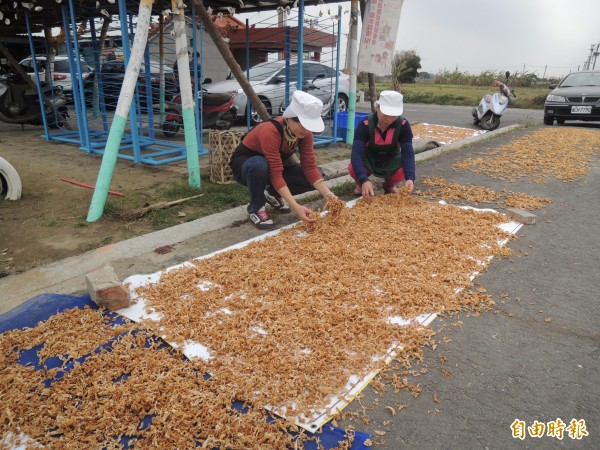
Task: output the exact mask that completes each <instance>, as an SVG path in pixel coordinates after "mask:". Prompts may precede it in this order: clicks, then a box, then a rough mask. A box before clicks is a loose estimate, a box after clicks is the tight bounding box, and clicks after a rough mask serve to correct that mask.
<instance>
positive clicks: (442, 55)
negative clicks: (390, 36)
mask: <svg viewBox="0 0 600 450" xmlns="http://www.w3.org/2000/svg"><path fill="white" fill-rule="evenodd" d="M348 4H349V3H348ZM598 43H600V0H503V1H497V2H492V1H490V0H479V1H475V0H405V1H404V6H403V8H402V15H401V18H400V29H399V31H398V38H397V40H396V50H397V51H400V50H415V51H416V52H417V54H418V55H419V56H421V65H422V69H421V70H424V71H429V72H437V71H438V70H443V69H444V68H446V69H447V70H454V68H455V67H456V66H458V68H459V70H461V71H468V72H470V73H480V72H482V71H484V70H487V69H490V70H502V71H504V70H510V71H515V70H518V71H523V67H524V68H525V70H526V71H528V72H537V73H538V75H540V76H542V75H543V73H544V70H545V68H546V66H547V69H546V75H554V76H556V75H561V74H566V73H568V72H569V71H570V70H577V68H578V66H581V67H583V64H584V62H585V61H586V59H587V57H588V56H589V54H590V47H591V44H594V45H597V44H598ZM596 69H599V70H600V57H598V61H597V63H596Z"/></svg>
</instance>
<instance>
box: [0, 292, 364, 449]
mask: <svg viewBox="0 0 600 450" xmlns="http://www.w3.org/2000/svg"><path fill="white" fill-rule="evenodd" d="M86 306H87V307H90V308H92V309H98V307H97V306H96V304H95V303H94V302H93V301H92V300H91V299H90V297H89V295H87V294H86V295H83V296H80V297H77V296H69V295H59V294H42V295H39V296H36V297H34V298H32V299H29V300H28V301H26V302H24V303H22V304H21V305H19V306H18V307H16V308H15V309H13V310H11V311H9V312H6V313H4V314H2V315H0V333H4V332H6V331H9V330H15V329H22V328H25V327H29V328H33V327H35V326H36V325H37V324H38V323H39V322H42V321H46V320H48V319H49V318H50V317H52V316H53V315H55V314H58V313H60V312H62V311H65V310H68V309H73V308H84V307H86ZM103 315H104V316H106V317H108V318H109V319H110V320H111V322H112V323H114V324H119V323H121V324H122V323H125V322H128V321H127V319H125V318H123V317H122V316H119V315H118V314H115V313H110V312H103ZM140 332H144V333H146V331H145V330H140ZM153 338H154V339H160V338H156V337H153ZM110 345H111V342H107V343H105V344H103V347H104V346H110ZM164 347H168V344H166V343H164ZM38 350H39V348H38V347H36V348H33V349H28V350H23V351H21V352H20V357H19V360H18V362H17V363H18V364H22V365H29V366H30V367H35V368H36V369H38V370H39V369H42V365H40V364H39V360H38V357H37V351H38ZM148 351H156V350H154V349H150V348H149V349H148ZM59 356H60V355H57V356H56V357H55V358H51V359H49V360H47V361H46V362H45V364H44V365H45V367H46V368H51V367H52V366H56V367H62V369H61V370H63V371H68V370H70V368H71V367H72V366H73V364H66V365H64V362H63V361H61V359H60V358H59ZM85 358H86V357H85V356H84V357H82V358H78V361H81V360H84V359H85ZM53 360H54V361H53ZM57 377H58V375H57ZM52 381H53V380H49V381H48V383H47V385H51V383H52ZM233 406H234V407H237V408H238V409H240V410H241V404H240V405H236V404H234V405H233ZM145 419H147V420H144V427H146V426H152V424H151V416H147V417H146V418H145ZM307 435H308V436H309V437H317V438H318V439H319V442H320V445H321V446H323V448H325V449H332V448H336V447H338V446H339V445H340V442H342V441H344V440H345V431H344V430H343V429H341V428H339V427H335V426H333V425H329V424H327V425H325V426H323V427H322V430H321V432H320V433H316V434H314V435H313V434H311V433H307ZM369 438H370V437H369V435H368V434H366V433H361V432H358V431H357V432H355V436H354V441H353V444H352V447H351V449H352V450H362V449H367V448H368V447H367V446H366V445H365V441H366V440H368V439H369ZM0 441H1V439H0ZM120 443H121V444H123V445H124V446H125V447H126V448H127V447H128V439H127V438H126V437H125V438H123V439H122V440H121V442H120ZM304 447H305V448H306V449H309V450H312V449H317V443H316V442H314V441H311V440H307V441H305V442H304Z"/></svg>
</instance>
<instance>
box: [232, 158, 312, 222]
mask: <svg viewBox="0 0 600 450" xmlns="http://www.w3.org/2000/svg"><path fill="white" fill-rule="evenodd" d="M235 179H236V181H237V182H238V183H240V184H243V185H244V186H248V191H249V193H250V204H249V205H248V213H249V214H252V213H255V212H256V211H258V210H259V209H260V208H262V207H263V206H265V203H267V199H266V198H265V189H267V186H270V185H271V180H270V178H269V163H268V162H267V159H266V158H265V157H264V156H262V155H256V156H252V157H251V158H248V159H247V160H246V161H244V163H243V164H242V170H241V177H235ZM283 179H284V180H285V183H286V184H287V186H288V188H289V190H290V192H291V193H292V195H298V194H303V193H304V192H308V191H312V190H314V189H315V188H314V187H313V186H312V185H311V184H310V183H309V182H308V180H307V179H306V177H305V176H304V171H303V170H302V167H301V166H300V164H295V165H293V166H289V167H284V168H283ZM270 191H272V192H271V193H272V194H275V193H276V192H275V190H274V189H272V188H271V189H270ZM278 195H279V194H278Z"/></svg>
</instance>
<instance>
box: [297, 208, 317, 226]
mask: <svg viewBox="0 0 600 450" xmlns="http://www.w3.org/2000/svg"><path fill="white" fill-rule="evenodd" d="M294 212H295V213H296V214H298V217H299V218H300V220H301V221H302V222H304V223H314V222H316V221H317V219H316V218H313V217H312V215H314V211H313V210H312V209H310V208H307V207H306V206H304V205H298V206H297V207H296V208H294Z"/></svg>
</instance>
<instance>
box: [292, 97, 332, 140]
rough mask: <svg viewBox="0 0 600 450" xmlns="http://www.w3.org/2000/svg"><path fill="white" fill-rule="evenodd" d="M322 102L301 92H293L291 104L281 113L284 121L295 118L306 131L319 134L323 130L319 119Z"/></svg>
mask: <svg viewBox="0 0 600 450" xmlns="http://www.w3.org/2000/svg"><path fill="white" fill-rule="evenodd" d="M322 111H323V102H322V101H321V100H319V99H318V98H317V97H315V96H313V95H310V94H307V93H306V92H302V91H294V95H292V102H291V103H290V106H288V107H287V108H286V109H285V111H284V112H283V117H285V118H286V119H289V118H292V117H297V118H298V119H299V120H300V124H301V125H302V126H303V127H304V128H306V129H307V130H308V131H312V132H313V133H320V132H321V131H323V130H324V129H325V124H324V123H323V119H322V118H321V112H322Z"/></svg>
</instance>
